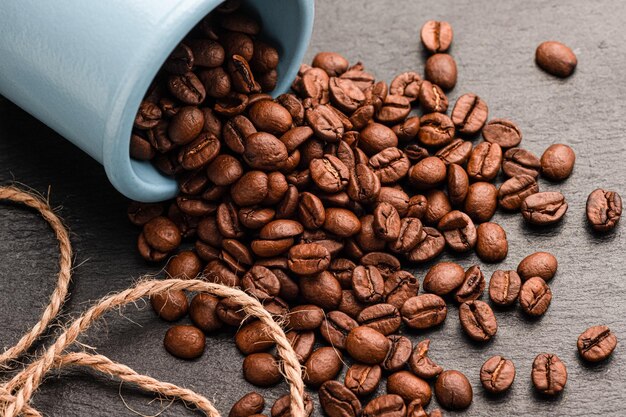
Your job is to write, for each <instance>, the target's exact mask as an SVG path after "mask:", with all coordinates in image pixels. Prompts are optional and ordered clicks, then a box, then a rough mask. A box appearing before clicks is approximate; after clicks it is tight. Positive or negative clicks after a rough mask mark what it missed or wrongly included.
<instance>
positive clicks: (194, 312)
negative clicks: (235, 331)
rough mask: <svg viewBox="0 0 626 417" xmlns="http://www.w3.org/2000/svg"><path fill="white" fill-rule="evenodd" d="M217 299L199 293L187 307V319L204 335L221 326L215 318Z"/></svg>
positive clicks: (217, 318) (218, 319) (220, 322)
mask: <svg viewBox="0 0 626 417" xmlns="http://www.w3.org/2000/svg"><path fill="white" fill-rule="evenodd" d="M218 302H219V299H218V298H217V297H214V296H212V295H209V294H206V293H199V294H197V295H196V296H195V297H193V299H192V300H191V304H190V305H189V317H190V318H191V321H192V322H193V324H195V325H196V327H198V328H199V329H200V330H202V331H203V332H204V333H211V332H214V331H216V330H218V329H220V328H221V327H222V325H223V323H222V321H221V320H220V318H219V317H218V316H217V303H218Z"/></svg>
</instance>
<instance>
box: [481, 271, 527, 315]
mask: <svg viewBox="0 0 626 417" xmlns="http://www.w3.org/2000/svg"><path fill="white" fill-rule="evenodd" d="M521 287H522V280H521V278H520V276H519V275H518V274H517V272H515V271H503V270H497V271H494V273H493V275H491V280H489V298H490V299H491V302H492V303H494V304H496V305H498V306H510V305H511V304H513V303H515V301H517V297H518V295H519V291H520V288H521Z"/></svg>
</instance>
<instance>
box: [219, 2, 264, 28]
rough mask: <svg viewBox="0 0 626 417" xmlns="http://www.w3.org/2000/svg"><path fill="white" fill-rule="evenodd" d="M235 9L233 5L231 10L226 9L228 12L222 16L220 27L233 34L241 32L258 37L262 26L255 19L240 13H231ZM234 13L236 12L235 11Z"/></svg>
mask: <svg viewBox="0 0 626 417" xmlns="http://www.w3.org/2000/svg"><path fill="white" fill-rule="evenodd" d="M225 6H226V5H224V4H222V5H221V6H220V7H225ZM232 9H235V8H234V7H233V6H232V5H231V7H230V9H228V8H227V9H226V10H227V11H226V12H223V11H222V13H223V14H221V15H220V22H219V24H220V26H221V27H222V28H224V29H226V30H230V31H233V32H241V33H246V34H248V35H258V34H259V32H260V31H261V24H260V23H259V22H258V21H257V20H256V19H254V18H252V17H250V16H248V15H245V14H243V13H240V12H235V13H233V12H231V11H230V10H232ZM233 11H234V10H233Z"/></svg>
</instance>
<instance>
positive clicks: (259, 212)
mask: <svg viewBox="0 0 626 417" xmlns="http://www.w3.org/2000/svg"><path fill="white" fill-rule="evenodd" d="M275 216H276V211H275V210H274V209H271V208H256V207H246V208H242V209H241V210H239V213H238V217H239V222H240V223H241V224H242V225H243V226H244V227H247V228H249V229H260V228H262V227H263V226H265V225H266V224H268V223H269V222H271V221H272V220H274V217H275Z"/></svg>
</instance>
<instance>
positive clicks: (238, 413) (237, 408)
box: [228, 392, 265, 417]
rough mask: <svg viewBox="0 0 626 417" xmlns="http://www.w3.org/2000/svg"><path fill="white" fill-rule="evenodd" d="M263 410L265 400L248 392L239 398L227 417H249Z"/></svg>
mask: <svg viewBox="0 0 626 417" xmlns="http://www.w3.org/2000/svg"><path fill="white" fill-rule="evenodd" d="M264 408H265V399H264V398H263V396H262V395H261V394H259V393H257V392H249V393H247V394H246V395H244V396H243V397H241V398H240V399H239V400H238V401H237V402H236V403H235V404H234V405H233V407H232V408H231V409H230V412H229V413H228V417H250V416H251V415H253V414H257V413H260V412H261V411H263V409H264Z"/></svg>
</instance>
